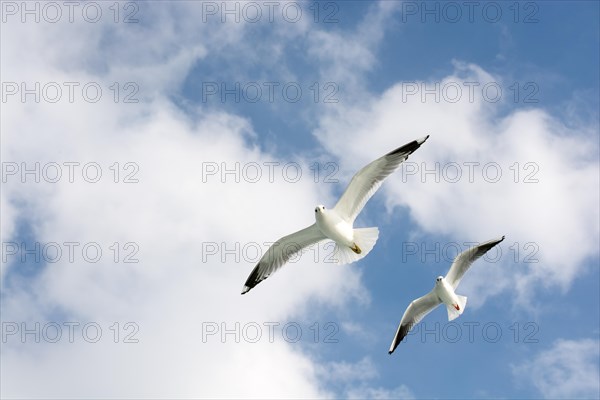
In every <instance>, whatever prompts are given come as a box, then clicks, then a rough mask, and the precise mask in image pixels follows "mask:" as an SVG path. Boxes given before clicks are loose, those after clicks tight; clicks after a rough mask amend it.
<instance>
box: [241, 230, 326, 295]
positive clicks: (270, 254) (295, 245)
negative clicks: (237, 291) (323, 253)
mask: <svg viewBox="0 0 600 400" xmlns="http://www.w3.org/2000/svg"><path fill="white" fill-rule="evenodd" d="M323 239H327V237H326V236H325V235H323V233H321V231H320V230H319V228H317V224H312V225H311V226H309V227H307V228H304V229H302V230H299V231H298V232H295V233H292V234H291V235H287V236H284V237H282V238H281V239H279V240H278V241H276V242H275V243H273V244H272V245H271V247H269V249H268V250H267V252H266V253H265V254H264V255H263V256H262V257H261V259H260V261H259V262H258V264H256V267H254V269H253V270H252V272H251V273H250V276H248V279H246V283H245V284H244V288H243V289H242V294H244V293H246V292H248V291H249V290H250V289H252V288H253V287H254V286H256V285H258V284H259V283H260V282H261V281H263V280H265V279H267V278H268V277H269V275H271V274H272V273H273V272H275V271H276V270H278V269H279V268H281V266H282V265H283V264H285V263H286V262H287V261H288V260H289V259H290V258H292V257H293V256H294V255H295V254H298V253H300V252H301V251H302V249H304V248H305V247H308V246H310V245H311V244H313V243H317V242H320V241H321V240H323Z"/></svg>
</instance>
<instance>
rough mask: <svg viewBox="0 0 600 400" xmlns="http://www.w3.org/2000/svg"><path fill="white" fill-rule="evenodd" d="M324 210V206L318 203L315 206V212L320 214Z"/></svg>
mask: <svg viewBox="0 0 600 400" xmlns="http://www.w3.org/2000/svg"><path fill="white" fill-rule="evenodd" d="M324 211H325V206H324V205H321V204H319V205H318V206H316V207H315V214H322V213H323V212H324Z"/></svg>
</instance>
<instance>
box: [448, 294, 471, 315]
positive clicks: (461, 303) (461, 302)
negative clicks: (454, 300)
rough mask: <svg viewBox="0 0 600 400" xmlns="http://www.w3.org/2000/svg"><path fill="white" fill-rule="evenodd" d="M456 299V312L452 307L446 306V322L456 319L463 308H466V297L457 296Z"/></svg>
mask: <svg viewBox="0 0 600 400" xmlns="http://www.w3.org/2000/svg"><path fill="white" fill-rule="evenodd" d="M456 297H458V308H459V309H458V310H457V309H456V308H454V306H449V305H447V304H446V309H447V310H448V321H452V320H453V319H456V318H458V317H459V316H460V315H461V314H462V313H463V311H465V307H466V306H467V297H466V296H461V295H459V294H457V295H456Z"/></svg>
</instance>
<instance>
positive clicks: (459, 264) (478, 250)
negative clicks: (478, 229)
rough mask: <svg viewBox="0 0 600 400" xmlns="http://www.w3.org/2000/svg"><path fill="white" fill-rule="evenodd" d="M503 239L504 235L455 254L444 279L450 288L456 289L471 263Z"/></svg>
mask: <svg viewBox="0 0 600 400" xmlns="http://www.w3.org/2000/svg"><path fill="white" fill-rule="evenodd" d="M503 240H504V236H502V237H501V238H498V239H493V240H490V241H488V242H485V243H482V244H480V245H479V246H475V247H472V248H470V249H468V250H465V251H463V252H462V253H460V254H459V255H457V256H456V258H455V259H454V262H453V263H452V266H451V267H450V270H449V271H448V274H447V275H446V278H445V279H446V281H447V282H448V283H449V284H450V285H452V288H454V289H456V287H457V286H458V284H459V283H460V280H461V279H462V277H463V275H464V274H465V272H467V270H468V269H469V267H471V264H473V262H474V261H475V260H477V259H478V258H479V257H481V256H482V255H484V254H485V253H487V251H488V250H489V249H491V248H492V247H494V246H495V245H497V244H498V243H500V242H501V241H503Z"/></svg>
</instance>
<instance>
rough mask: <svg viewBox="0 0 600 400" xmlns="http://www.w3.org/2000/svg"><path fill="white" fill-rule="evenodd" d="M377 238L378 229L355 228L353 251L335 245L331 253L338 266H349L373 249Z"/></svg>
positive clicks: (346, 247)
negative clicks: (354, 246)
mask: <svg viewBox="0 0 600 400" xmlns="http://www.w3.org/2000/svg"><path fill="white" fill-rule="evenodd" d="M378 238H379V229H378V228H377V227H373V228H357V229H354V244H355V245H356V246H357V247H356V248H354V250H353V249H352V248H350V247H348V246H344V245H340V244H337V243H336V245H335V250H334V253H333V256H334V259H335V260H337V263H338V264H339V265H344V264H350V263H352V262H355V261H358V260H360V259H361V258H363V257H364V256H366V255H367V254H369V252H370V251H371V250H372V249H373V247H374V246H375V243H376V242H377V239H378Z"/></svg>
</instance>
